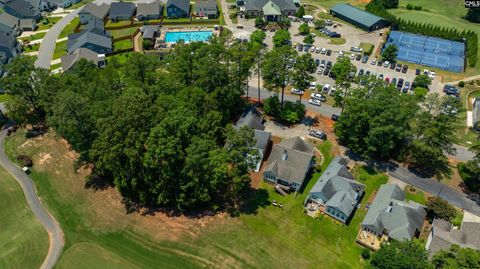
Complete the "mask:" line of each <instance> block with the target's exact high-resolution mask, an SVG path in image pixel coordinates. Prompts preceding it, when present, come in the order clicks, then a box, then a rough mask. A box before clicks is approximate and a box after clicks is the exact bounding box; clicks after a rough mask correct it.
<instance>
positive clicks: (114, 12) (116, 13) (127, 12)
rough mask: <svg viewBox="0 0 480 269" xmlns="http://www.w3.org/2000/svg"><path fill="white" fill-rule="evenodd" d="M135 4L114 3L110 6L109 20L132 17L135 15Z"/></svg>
mask: <svg viewBox="0 0 480 269" xmlns="http://www.w3.org/2000/svg"><path fill="white" fill-rule="evenodd" d="M135 9H136V7H135V4H133V3H130V2H112V4H111V5H110V13H109V14H108V17H109V18H117V17H131V16H133V15H134V13H135Z"/></svg>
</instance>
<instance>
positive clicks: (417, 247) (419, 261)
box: [370, 241, 432, 269]
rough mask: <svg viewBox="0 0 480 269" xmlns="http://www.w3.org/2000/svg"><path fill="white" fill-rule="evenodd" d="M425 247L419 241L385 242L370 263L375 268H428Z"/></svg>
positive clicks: (429, 266)
mask: <svg viewBox="0 0 480 269" xmlns="http://www.w3.org/2000/svg"><path fill="white" fill-rule="evenodd" d="M427 257H428V254H427V251H426V250H425V247H424V246H423V245H422V244H420V243H419V242H417V241H404V242H398V241H394V242H392V243H390V244H383V245H382V247H381V248H380V249H379V250H378V251H376V252H374V253H373V255H372V259H371V260H370V265H371V267H372V268H375V269H386V268H388V269H428V268H432V266H431V265H430V263H429V262H428V260H427Z"/></svg>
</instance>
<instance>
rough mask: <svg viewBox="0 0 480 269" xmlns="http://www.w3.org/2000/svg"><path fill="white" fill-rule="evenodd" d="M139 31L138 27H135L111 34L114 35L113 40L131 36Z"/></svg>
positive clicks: (114, 31)
mask: <svg viewBox="0 0 480 269" xmlns="http://www.w3.org/2000/svg"><path fill="white" fill-rule="evenodd" d="M137 29H138V26H135V27H130V28H126V29H121V30H111V31H110V33H111V34H112V37H113V38H119V37H123V36H131V35H132V34H133V33H134V32H135V31H136V30H137Z"/></svg>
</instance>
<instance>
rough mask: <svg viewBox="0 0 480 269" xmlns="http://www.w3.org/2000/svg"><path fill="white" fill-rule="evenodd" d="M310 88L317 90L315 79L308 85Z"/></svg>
mask: <svg viewBox="0 0 480 269" xmlns="http://www.w3.org/2000/svg"><path fill="white" fill-rule="evenodd" d="M308 88H310V89H311V90H315V88H317V82H315V81H312V82H310V84H309V85H308Z"/></svg>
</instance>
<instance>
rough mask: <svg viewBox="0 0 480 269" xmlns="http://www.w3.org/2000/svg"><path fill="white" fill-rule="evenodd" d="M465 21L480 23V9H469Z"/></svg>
mask: <svg viewBox="0 0 480 269" xmlns="http://www.w3.org/2000/svg"><path fill="white" fill-rule="evenodd" d="M465 19H466V20H467V21H470V22H475V23H480V9H479V8H469V9H468V11H467V15H465Z"/></svg>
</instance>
